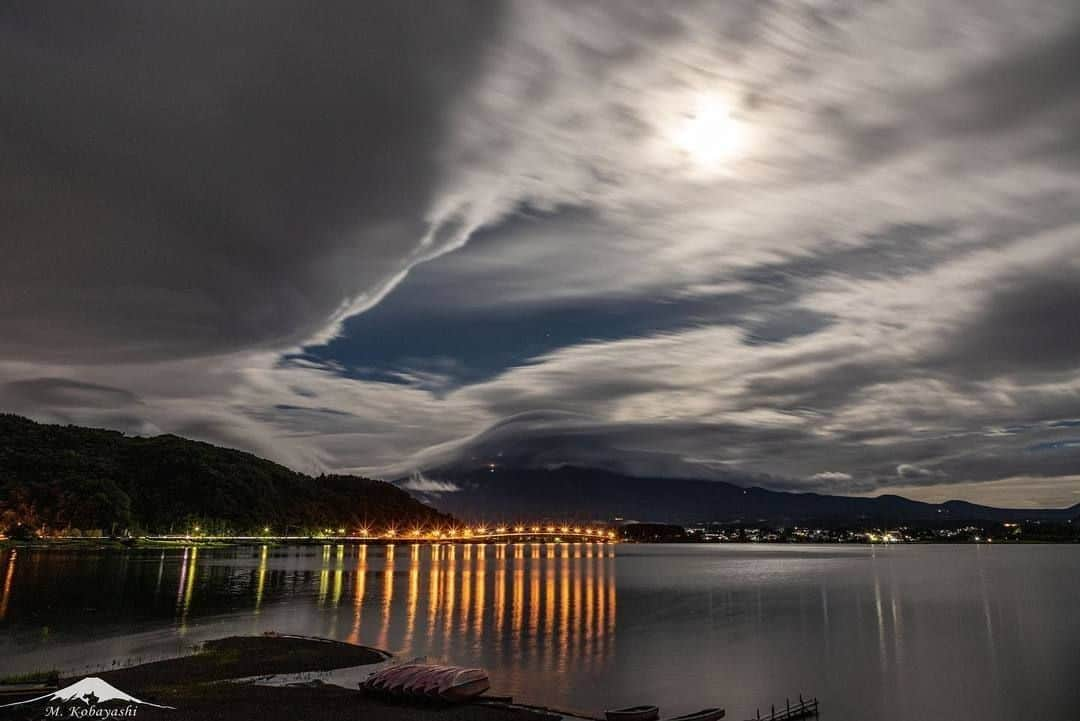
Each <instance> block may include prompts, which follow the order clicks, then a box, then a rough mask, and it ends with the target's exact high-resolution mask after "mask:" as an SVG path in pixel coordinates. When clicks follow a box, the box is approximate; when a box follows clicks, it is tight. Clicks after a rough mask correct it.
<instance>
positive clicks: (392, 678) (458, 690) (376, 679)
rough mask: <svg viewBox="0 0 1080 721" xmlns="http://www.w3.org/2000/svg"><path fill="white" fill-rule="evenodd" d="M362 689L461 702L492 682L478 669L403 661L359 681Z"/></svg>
mask: <svg viewBox="0 0 1080 721" xmlns="http://www.w3.org/2000/svg"><path fill="white" fill-rule="evenodd" d="M360 688H362V689H364V690H365V691H371V692H374V693H381V694H385V695H387V696H410V697H413V698H431V699H439V700H441V701H449V702H451V703H460V702H462V701H468V700H469V699H472V698H476V697H477V696H479V695H480V694H482V693H484V692H485V691H487V690H488V689H489V688H491V682H490V681H489V680H488V675H487V672H486V671H484V670H483V669H479V668H463V667H461V666H441V665H437V664H428V663H404V664H400V665H397V666H390V667H389V668H384V669H382V670H381V671H377V672H375V673H373V674H372V675H371V676H368V678H367V679H365V680H364V681H362V682H361V683H360Z"/></svg>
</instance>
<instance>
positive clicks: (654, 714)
mask: <svg viewBox="0 0 1080 721" xmlns="http://www.w3.org/2000/svg"><path fill="white" fill-rule="evenodd" d="M604 718H606V719H607V721H656V719H658V718H660V709H659V708H657V707H656V706H627V707H626V708H616V709H611V710H610V711H605V712H604Z"/></svg>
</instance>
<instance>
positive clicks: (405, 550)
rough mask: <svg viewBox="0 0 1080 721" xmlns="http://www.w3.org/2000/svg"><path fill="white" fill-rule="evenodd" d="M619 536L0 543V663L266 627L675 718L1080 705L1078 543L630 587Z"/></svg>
mask: <svg viewBox="0 0 1080 721" xmlns="http://www.w3.org/2000/svg"><path fill="white" fill-rule="evenodd" d="M615 553H616V549H615V548H613V547H609V546H603V545H598V544H588V543H583V544H572V543H571V544H547V543H518V544H513V543H510V544H490V545H483V544H477V545H472V546H468V545H460V546H451V545H446V544H438V545H432V544H427V543H424V544H417V543H410V542H405V543H400V542H399V543H397V544H396V545H394V546H393V547H390V546H381V545H366V546H365V545H352V544H328V545H326V546H322V545H317V546H292V547H275V546H265V545H255V546H251V547H246V548H228V549H218V548H202V549H194V548H189V549H169V550H167V551H165V552H162V551H160V550H153V551H149V550H139V549H134V550H130V551H102V552H100V553H94V552H79V553H71V552H67V551H57V550H53V551H44V550H40V549H19V550H18V551H17V553H16V552H15V551H13V550H10V549H9V550H7V551H0V675H6V674H10V673H17V672H20V671H25V670H33V669H35V668H61V669H79V671H80V672H86V673H89V671H90V670H93V669H89V668H87V664H88V663H89V662H91V661H94V662H98V660H99V659H100V661H101V662H103V663H104V664H106V666H107V665H108V663H109V661H111V660H112V659H114V658H118V659H119V660H120V661H121V662H122V661H124V660H125V659H127V657H129V656H132V657H139V656H143V657H147V660H149V658H150V657H153V656H155V655H160V656H164V655H169V654H175V653H177V652H178V651H182V650H183V649H186V648H189V647H190V645H191V644H193V643H196V642H199V641H202V640H204V639H208V638H215V637H220V636H225V635H232V634H258V633H262V632H264V631H268V630H274V631H278V632H282V633H296V634H304V635H315V636H329V637H334V638H341V639H344V640H348V641H351V642H353V643H361V644H368V645H374V646H381V647H383V648H386V649H388V650H390V651H392V652H394V653H396V654H398V655H399V656H401V657H404V658H413V657H417V656H426V657H428V658H429V659H431V660H432V661H435V662H439V661H444V660H446V661H452V662H454V663H462V664H468V665H475V666H482V667H485V668H487V669H489V671H490V672H491V673H492V677H493V682H494V686H495V688H496V689H498V691H499V692H502V693H510V694H513V695H515V697H517V698H520V699H522V700H526V701H530V700H531V701H537V702H541V703H548V704H551V705H554V706H560V705H563V706H567V707H572V708H586V709H601V708H610V707H613V706H627V705H632V704H634V703H640V702H642V701H649V702H655V703H659V704H661V705H662V706H663V707H664V712H665V715H676V714H677V713H682V712H687V711H692V710H694V709H695V708H701V707H704V706H708V705H710V704H715V703H717V702H719V703H722V704H723V705H725V706H727V707H728V709H729V714H730V715H732V717H734V718H749V717H751V716H753V712H754V708H755V706H760V704H762V703H764V702H767V701H769V700H771V699H774V698H776V697H777V696H778V695H779V697H780V698H783V696H785V695H787V694H792V695H794V694H797V693H801V692H810V693H815V694H817V695H819V696H821V697H822V698H826V699H829V705H830V709H829V710H830V717H835V718H877V719H883V720H885V719H888V720H890V721H892V720H899V719H906V718H946V717H954V718H975V717H978V718H985V719H993V720H1003V719H1008V718H1020V717H1025V716H1032V717H1038V718H1071V717H1072V716H1070V715H1069V714H1070V713H1073V711H1074V710H1075V708H1076V706H1075V704H1074V703H1072V704H1070V703H1066V701H1069V699H1068V698H1066V696H1068V694H1069V693H1071V690H1072V689H1073V688H1074V687H1075V684H1073V683H1072V680H1073V679H1074V678H1075V677H1076V675H1077V674H1078V673H1080V660H1078V658H1080V657H1078V656H1077V654H1076V652H1075V650H1076V648H1077V645H1078V644H1080V616H1078V615H1077V614H1075V613H1074V608H1075V603H1074V602H1075V598H1077V597H1080V576H1078V575H1077V574H1076V573H1075V569H1076V568H1077V563H1078V562H1080V555H1078V554H1080V550H1077V548H1076V547H1046V548H1036V547H1021V546H1016V547H1001V548H996V547H995V548H993V549H991V548H985V549H981V548H971V547H932V546H921V547H914V546H913V547H897V548H888V549H874V548H855V547H852V548H847V547H837V548H816V549H815V548H807V547H793V548H786V547H676V546H665V547H648V546H620V547H619V548H618V549H617V553H618V555H619V558H618V559H617V566H618V571H619V572H618V587H616V573H615V570H616V559H615V558H614V554H615ZM42 599H47V600H48V602H47V603H42ZM616 628H618V634H617V639H616ZM178 641H180V643H178ZM616 641H617V642H616ZM944 679H947V680H949V682H950V683H949V684H943V683H942V681H943V680H944ZM955 688H962V689H965V691H964V693H954V692H953V689H955ZM1073 700H1075V699H1073ZM740 714H745V715H740Z"/></svg>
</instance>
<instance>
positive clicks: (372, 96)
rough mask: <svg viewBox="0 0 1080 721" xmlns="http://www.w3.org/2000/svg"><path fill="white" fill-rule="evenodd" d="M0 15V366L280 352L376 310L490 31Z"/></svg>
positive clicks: (468, 14)
mask: <svg viewBox="0 0 1080 721" xmlns="http://www.w3.org/2000/svg"><path fill="white" fill-rule="evenodd" d="M0 13H2V15H0V83H2V84H3V87H4V92H3V94H4V102H3V110H2V115H0V193H2V194H3V197H4V199H5V208H6V211H5V213H4V214H3V216H2V219H0V237H2V238H3V243H4V262H3V263H2V264H0V309H2V310H0V335H2V336H3V338H4V342H3V345H2V346H0V349H2V350H0V353H2V354H3V355H4V356H7V357H9V358H10V357H38V358H42V357H46V358H61V359H65V360H78V361H88V360H89V361H104V360H109V359H117V358H123V359H125V360H134V359H137V358H161V357H175V356H185V355H195V354H207V353H219V352H225V351H231V350H236V349H244V348H251V347H273V346H278V347H280V346H281V345H282V344H288V343H295V342H297V341H300V340H302V339H304V338H307V337H310V336H311V335H312V334H315V333H317V332H319V331H320V330H322V329H323V328H325V326H326V325H327V324H328V323H329V320H330V318H331V316H332V314H334V313H335V312H336V311H340V310H341V308H342V306H343V304H347V303H349V302H356V301H357V299H358V298H360V299H361V300H362V297H363V295H364V294H365V293H368V294H377V293H378V292H379V290H380V289H381V288H382V287H384V286H385V284H386V283H387V282H389V281H390V280H391V279H392V278H393V277H394V276H395V275H396V274H398V273H399V272H400V271H402V270H403V269H405V268H406V267H407V265H408V264H409V262H410V260H411V259H412V257H413V256H414V255H415V254H416V253H417V252H419V251H420V248H419V243H420V241H421V239H422V238H423V236H424V234H425V232H426V230H427V229H426V226H425V223H424V216H425V212H426V207H425V205H426V203H427V202H428V200H429V197H430V193H431V190H432V187H433V183H434V182H435V181H436V179H437V177H438V175H439V168H438V166H437V159H436V158H435V152H436V151H437V148H438V145H439V143H440V140H441V138H442V136H443V133H444V130H445V123H446V120H447V117H448V114H449V112H450V110H451V109H452V107H453V104H454V102H455V101H456V99H457V97H458V96H459V95H460V93H461V92H462V91H463V90H464V88H466V87H467V85H468V83H469V81H470V79H471V76H472V73H473V71H474V68H475V67H476V65H477V62H478V61H479V60H480V58H481V56H482V53H483V47H484V43H485V41H486V40H487V39H488V38H489V37H490V36H491V34H492V32H493V31H494V29H495V26H496V12H495V11H494V8H493V7H492V6H491V4H489V3H482V2H470V3H453V4H448V3H437V4H419V3H390V2H386V3H383V2H363V3H338V2H333V3H320V4H319V5H318V6H308V5H301V4H294V3H287V2H257V3H248V2H190V3H181V4H178V5H167V4H150V5H147V4H145V3H137V2H109V3H105V4H104V5H103V4H100V3H99V4H95V5H94V6H93V7H92V8H91V7H89V6H72V5H71V4H69V3H51V2H23V3H14V4H10V3H9V4H8V5H7V6H6V8H5V9H4V10H3V11H0ZM58 338H63V342H62V343H59V342H57V339H58Z"/></svg>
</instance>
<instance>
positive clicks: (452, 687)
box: [439, 668, 491, 703]
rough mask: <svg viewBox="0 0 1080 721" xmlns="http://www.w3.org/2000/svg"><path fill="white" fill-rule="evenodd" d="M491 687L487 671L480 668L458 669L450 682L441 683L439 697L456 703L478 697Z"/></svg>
mask: <svg viewBox="0 0 1080 721" xmlns="http://www.w3.org/2000/svg"><path fill="white" fill-rule="evenodd" d="M489 688H491V681H490V680H489V679H488V675H487V671H484V670H483V669H479V668H463V669H458V670H457V671H456V673H454V674H452V675H451V676H450V678H449V682H448V683H447V684H445V685H443V684H440V685H439V698H441V699H442V700H444V701H451V702H454V703H457V702H461V701H468V700H469V699H472V698H476V697H477V696H479V695H480V694H482V693H484V691H487V690H488V689H489Z"/></svg>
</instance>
